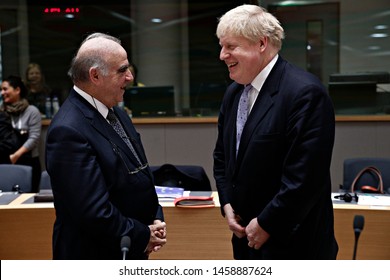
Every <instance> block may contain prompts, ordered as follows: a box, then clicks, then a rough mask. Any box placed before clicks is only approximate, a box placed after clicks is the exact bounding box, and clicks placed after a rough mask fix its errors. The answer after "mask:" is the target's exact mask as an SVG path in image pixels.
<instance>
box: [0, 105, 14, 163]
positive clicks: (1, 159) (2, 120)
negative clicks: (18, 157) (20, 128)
mask: <svg viewBox="0 0 390 280" xmlns="http://www.w3.org/2000/svg"><path fill="white" fill-rule="evenodd" d="M17 149H18V138H17V136H16V133H15V131H14V129H13V127H12V124H11V119H10V117H9V116H8V114H7V113H6V112H4V111H2V110H1V109H0V164H2V163H3V164H4V163H7V164H9V163H11V160H10V157H9V156H10V155H11V154H13V153H14V152H15V151H16V150H17Z"/></svg>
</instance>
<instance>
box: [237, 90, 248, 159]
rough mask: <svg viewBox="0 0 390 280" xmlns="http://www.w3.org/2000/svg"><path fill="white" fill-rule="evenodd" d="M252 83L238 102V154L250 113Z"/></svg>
mask: <svg viewBox="0 0 390 280" xmlns="http://www.w3.org/2000/svg"><path fill="white" fill-rule="evenodd" d="M251 88H252V85H251V84H249V85H246V86H245V89H244V91H243V92H242V94H241V97H240V102H239V103H238V110H237V121H236V126H237V141H236V155H237V153H238V147H239V146H240V140H241V134H242V130H243V129H244V126H245V123H246V120H247V118H248V114H249V91H250V90H251Z"/></svg>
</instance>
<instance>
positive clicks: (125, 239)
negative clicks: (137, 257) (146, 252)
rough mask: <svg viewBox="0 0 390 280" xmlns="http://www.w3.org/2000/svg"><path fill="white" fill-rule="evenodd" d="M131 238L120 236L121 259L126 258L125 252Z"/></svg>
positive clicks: (128, 247)
mask: <svg viewBox="0 0 390 280" xmlns="http://www.w3.org/2000/svg"><path fill="white" fill-rule="evenodd" d="M130 245H131V240H130V237H129V236H126V235H125V236H122V239H121V251H122V253H123V260H125V259H126V254H127V252H128V251H129V250H130Z"/></svg>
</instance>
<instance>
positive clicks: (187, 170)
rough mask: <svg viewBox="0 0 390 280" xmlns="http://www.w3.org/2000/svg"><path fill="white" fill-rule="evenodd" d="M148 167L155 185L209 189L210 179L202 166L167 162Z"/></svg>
mask: <svg viewBox="0 0 390 280" xmlns="http://www.w3.org/2000/svg"><path fill="white" fill-rule="evenodd" d="M150 168H151V170H152V172H153V175H154V183H155V184H156V185H157V186H168V187H181V188H184V189H185V190H188V191H211V185H210V180H209V178H208V176H207V174H206V172H205V170H204V168H203V167H202V166H197V165H172V164H169V163H167V164H163V165H161V166H151V167H150Z"/></svg>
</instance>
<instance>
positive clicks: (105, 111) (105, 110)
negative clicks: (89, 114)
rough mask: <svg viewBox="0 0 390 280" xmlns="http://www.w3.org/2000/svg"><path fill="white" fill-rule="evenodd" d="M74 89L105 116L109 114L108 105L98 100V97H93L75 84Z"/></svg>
mask: <svg viewBox="0 0 390 280" xmlns="http://www.w3.org/2000/svg"><path fill="white" fill-rule="evenodd" d="M73 89H74V90H75V91H76V92H77V93H78V94H79V95H81V96H82V97H83V98H84V99H85V100H87V101H88V102H89V103H90V104H91V105H92V106H93V107H94V108H95V109H96V110H97V111H98V112H99V113H100V114H101V115H102V116H103V118H106V117H107V114H108V110H109V109H108V108H107V106H106V105H104V104H103V103H102V102H100V101H99V100H97V99H96V98H94V97H92V95H90V94H88V93H86V92H85V91H83V90H82V89H80V88H78V87H77V86H73Z"/></svg>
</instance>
